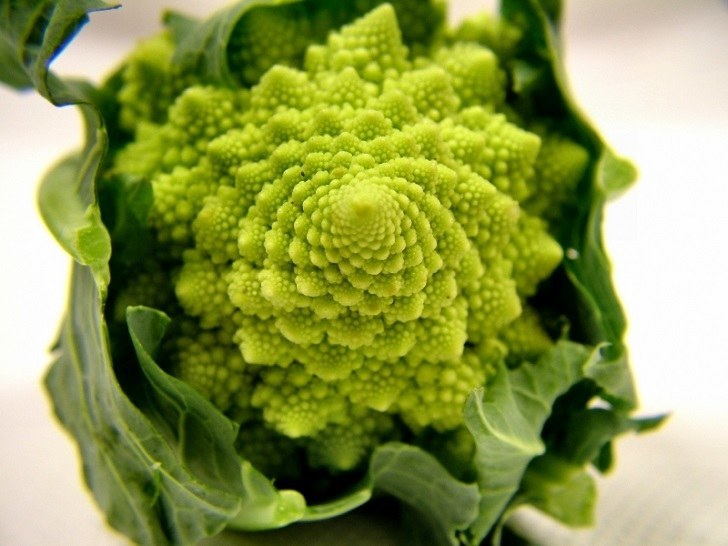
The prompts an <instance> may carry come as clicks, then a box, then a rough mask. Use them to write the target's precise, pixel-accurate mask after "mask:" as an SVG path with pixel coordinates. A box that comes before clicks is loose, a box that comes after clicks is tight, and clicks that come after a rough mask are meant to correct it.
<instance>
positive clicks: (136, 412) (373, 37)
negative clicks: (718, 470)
mask: <svg viewBox="0 0 728 546" xmlns="http://www.w3.org/2000/svg"><path fill="white" fill-rule="evenodd" d="M2 1H3V0H0V2H2ZM6 4H7V2H6ZM3 6H5V4H3ZM107 7H109V5H108V4H106V3H105V2H103V1H102V0H68V1H66V2H52V1H51V0H40V1H36V0H33V1H31V0H17V1H13V2H10V5H8V6H7V8H8V9H0V31H2V33H3V34H2V36H3V38H6V36H7V39H3V40H0V80H1V81H3V82H4V83H8V84H10V85H12V86H13V87H16V88H25V87H35V88H36V89H37V90H38V91H39V92H40V93H41V94H42V95H43V96H45V97H46V98H48V99H49V100H51V101H52V102H53V103H54V104H58V105H61V104H68V103H72V104H77V105H78V106H79V107H80V108H81V110H82V112H83V114H84V120H85V123H86V144H85V146H84V148H83V149H82V150H81V151H79V152H77V153H75V154H73V155H70V156H68V157H67V158H66V159H64V160H62V161H61V162H59V163H58V165H56V166H55V167H54V168H53V169H52V170H51V171H50V172H49V174H48V175H47V176H46V178H45V180H44V181H43V184H42V186H41V190H40V193H39V205H40V207H39V208H40V210H41V213H42V215H43V217H44V219H45V221H46V224H47V225H48V227H49V228H50V230H51V231H52V232H53V234H54V236H55V237H56V238H57V239H58V241H59V242H60V244H61V245H62V246H63V248H64V249H65V250H66V251H67V252H68V253H69V254H70V255H71V256H72V257H73V258H74V260H75V264H74V268H73V275H72V282H71V297H70V298H69V307H68V312H67V314H66V316H65V318H64V322H63V327H62V329H61V334H60V339H59V341H58V343H57V344H56V345H55V348H56V353H55V357H56V361H55V363H54V364H53V366H52V367H51V369H50V371H49V373H48V375H47V378H46V385H47V388H48V391H49V392H50V394H51V398H52V400H53V405H54V410H55V412H56V415H57V416H58V418H59V419H60V421H61V422H62V423H63V425H64V426H65V427H66V428H67V429H68V430H69V432H70V433H71V434H72V436H73V437H74V439H75V440H76V441H77V443H78V445H79V448H80V455H81V458H82V459H83V469H84V478H85V480H86V483H87V484H88V485H89V487H90V489H91V490H92V492H93V494H94V497H95V499H96V501H97V502H98V504H99V506H100V508H101V509H102V510H103V511H104V512H105V514H106V516H107V519H108V521H109V523H110V525H111V526H113V527H114V528H116V529H118V530H120V531H121V532H123V533H125V534H126V535H128V536H129V537H130V539H131V540H133V541H134V542H136V543H139V544H144V545H153V546H157V545H158V546H167V545H188V544H197V543H199V541H200V540H202V539H204V538H205V537H209V536H212V535H215V534H217V533H218V532H220V531H222V530H223V529H232V530H237V531H243V532H248V531H264V530H265V531H272V530H274V529H280V528H288V530H285V529H283V530H281V531H280V532H281V533H282V534H281V535H276V537H275V538H274V537H270V538H271V539H272V541H273V542H275V543H281V544H292V543H298V542H301V541H304V542H307V543H308V542H310V543H316V544H321V545H322V546H324V545H326V544H330V543H331V540H330V538H329V539H325V538H321V537H319V536H318V535H315V534H313V535H311V539H310V540H308V539H307V538H304V539H302V538H301V537H300V536H298V535H297V533H298V531H299V530H303V527H301V526H297V527H296V526H294V527H293V528H292V529H291V528H290V527H289V526H291V525H292V524H296V523H302V522H321V521H322V520H323V521H325V520H330V519H333V518H338V517H339V516H342V517H343V518H349V517H350V518H352V519H351V520H348V519H344V520H342V521H343V523H340V524H339V523H338V522H337V523H335V524H334V525H339V527H335V529H336V530H335V531H333V533H332V532H331V530H329V531H328V532H326V531H325V530H322V533H325V534H327V536H328V537H332V536H333V537H334V539H335V541H337V543H342V542H346V541H347V538H346V536H341V537H340V530H341V529H348V528H349V527H347V526H348V524H347V523H345V522H346V521H359V520H358V519H357V517H361V518H364V521H366V522H367V523H366V524H365V525H361V526H358V527H357V529H356V531H354V532H353V533H352V534H354V533H356V534H358V533H359V532H363V531H364V530H365V529H378V528H380V527H381V528H382V529H384V530H386V532H387V533H388V536H389V537H390V538H391V539H392V540H399V543H401V544H407V545H408V546H481V545H482V544H486V543H487V544H493V545H498V544H501V543H508V542H509V540H510V539H511V538H513V536H514V533H515V532H516V531H514V530H512V529H510V528H509V527H508V524H509V518H510V516H511V515H512V514H513V513H514V511H516V510H517V509H518V508H519V507H521V506H523V505H530V506H532V507H535V508H536V509H538V510H540V511H541V512H542V513H545V514H547V515H549V516H551V517H553V518H555V519H557V520H559V521H560V522H562V523H564V524H566V525H570V526H586V525H589V524H591V523H592V522H593V513H594V505H595V496H596V484H595V481H594V478H593V470H594V469H596V470H597V471H600V472H606V471H607V470H609V469H610V467H611V466H612V462H613V458H614V457H613V453H612V444H613V440H614V439H615V437H617V436H618V435H620V434H622V433H625V432H628V431H636V432H640V431H643V430H647V429H649V428H652V427H654V426H656V425H657V424H659V422H660V418H635V417H633V416H632V413H633V410H634V408H635V407H636V404H637V401H636V395H635V389H634V386H633V383H632V378H631V373H630V368H629V363H628V358H627V350H626V347H625V345H624V341H623V338H624V332H625V318H624V315H623V313H622V310H621V307H620V303H619V300H618V298H617V296H616V294H615V292H614V289H613V286H612V282H611V276H610V273H611V271H610V265H609V261H608V259H607V257H606V254H605V251H604V248H603V244H602V235H601V221H602V214H603V208H604V204H605V202H606V200H607V198H608V197H610V196H611V195H613V194H615V193H617V192H619V191H621V190H623V189H624V188H626V187H627V186H629V184H630V183H631V182H632V181H633V180H634V178H635V170H634V168H633V167H632V165H631V164H630V163H629V162H628V161H626V160H624V159H621V158H619V157H618V156H617V155H615V154H614V153H613V152H612V151H611V149H610V148H609V147H608V146H607V145H606V144H605V143H604V142H603V140H602V139H601V137H600V136H599V135H598V133H597V132H596V131H595V130H594V129H593V127H592V126H591V125H590V123H589V122H588V121H587V120H586V119H585V118H584V117H583V116H582V115H581V114H580V113H579V111H578V110H577V108H576V107H575V106H574V104H575V103H574V100H573V98H572V97H571V96H570V94H569V92H568V88H567V85H566V82H565V78H564V67H563V65H562V63H561V58H560V51H559V46H560V43H561V41H560V37H559V19H560V14H561V2H559V1H554V0H550V1H548V2H546V1H545V0H543V1H539V0H502V6H501V10H500V17H495V16H492V15H486V14H483V15H477V16H474V17H471V18H468V19H466V20H464V21H463V22H462V23H461V24H459V26H457V27H456V28H451V27H450V26H449V25H448V17H447V13H446V6H445V3H444V2H443V0H391V1H390V2H383V1H381V0H347V1H339V0H317V1H314V0H255V1H251V0H241V1H238V2H236V3H233V4H232V5H230V6H229V7H227V8H225V9H223V10H221V11H219V12H217V13H216V14H213V15H212V16H211V17H210V18H208V19H205V20H197V19H194V18H191V17H188V16H186V15H183V14H180V13H176V12H168V13H167V14H166V15H165V18H164V24H165V28H164V30H163V31H162V32H161V33H159V34H157V35H156V36H153V37H151V38H147V39H145V40H144V41H142V42H140V43H139V45H138V46H136V47H135V48H134V49H133V50H132V51H131V52H130V53H129V55H128V56H127V57H126V58H125V60H124V61H123V62H122V63H121V65H120V66H119V67H118V68H117V69H116V71H114V72H113V73H112V74H110V75H109V77H108V78H107V79H106V80H105V82H104V83H103V84H102V85H101V86H99V87H96V86H93V85H92V84H90V83H87V82H82V81H77V80H65V79H63V78H61V77H58V76H57V75H55V74H52V73H50V72H49V69H48V65H49V63H50V62H51V61H52V59H53V58H54V57H55V56H56V55H57V54H58V52H59V51H60V50H61V49H63V47H64V46H65V45H66V44H67V43H68V42H69V40H70V38H72V36H73V34H74V33H75V32H76V31H78V29H79V28H80V26H82V24H83V23H84V22H85V21H86V19H87V14H88V13H89V12H92V11H97V10H101V9H106V8H107ZM370 501H371V502H370ZM365 504H366V505H367V506H363V505H365ZM359 508H361V511H359V512H358V514H353V515H344V514H346V513H348V512H352V511H355V510H357V509H359ZM370 508H371V510H370ZM321 525H324V526H325V524H323V523H322V524H321ZM315 528H319V529H321V528H320V527H316V526H315V525H313V523H311V525H309V526H306V527H305V529H306V530H311V532H312V533H314V531H313V529H315ZM323 529H325V527H324V528H323ZM306 532H308V531H306ZM383 532H385V531H383ZM287 533H288V534H287ZM395 535H396V536H395ZM377 536H382V535H379V534H378V535H377ZM535 541H536V542H538V540H535ZM370 542H375V543H381V542H382V541H381V540H379V539H377V538H372V540H371V541H370ZM271 543H272V542H271Z"/></svg>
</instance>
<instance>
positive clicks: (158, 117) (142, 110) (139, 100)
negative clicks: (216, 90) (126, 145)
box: [117, 32, 196, 132]
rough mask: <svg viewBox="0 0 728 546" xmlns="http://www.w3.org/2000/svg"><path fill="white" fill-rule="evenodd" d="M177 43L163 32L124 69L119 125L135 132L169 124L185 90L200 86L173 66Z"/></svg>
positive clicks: (144, 45) (134, 54)
mask: <svg viewBox="0 0 728 546" xmlns="http://www.w3.org/2000/svg"><path fill="white" fill-rule="evenodd" d="M173 54H174V42H173V41H172V37H171V36H170V34H169V33H168V32H163V33H161V34H158V35H156V36H154V37H152V38H149V39H147V40H145V41H143V42H141V43H140V44H139V45H138V46H137V47H136V48H135V49H134V50H133V52H132V53H131V55H130V56H129V57H127V58H126V60H125V62H124V65H123V67H122V69H121V81H122V85H121V89H120V91H119V93H118V94H117V100H118V102H119V105H120V106H121V108H120V112H119V125H120V126H121V127H122V128H123V129H126V130H127V131H130V132H134V131H136V130H137V128H138V126H139V125H140V124H142V123H153V124H159V123H164V122H165V121H166V120H167V110H168V108H169V106H170V105H171V104H172V103H173V102H174V99H175V98H176V97H177V95H179V94H180V93H181V92H182V91H183V90H184V89H186V88H188V87H190V86H192V85H193V84H195V83H196V78H195V77H194V76H193V75H191V74H184V73H182V72H181V71H180V70H179V68H177V67H176V65H174V64H173V63H172V56H173Z"/></svg>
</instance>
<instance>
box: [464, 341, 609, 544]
mask: <svg viewBox="0 0 728 546" xmlns="http://www.w3.org/2000/svg"><path fill="white" fill-rule="evenodd" d="M595 358H597V354H596V353H595V352H594V351H590V350H589V349H587V348H585V347H583V346H581V345H578V344H575V343H571V342H567V341H561V342H559V343H558V344H557V345H556V346H555V347H554V348H553V349H552V350H550V351H549V352H548V353H546V354H545V355H544V356H543V357H542V358H541V359H540V360H539V361H538V363H537V364H535V365H530V364H524V365H523V366H521V367H520V368H518V369H516V370H514V371H508V370H507V369H506V368H505V366H501V367H500V368H499V371H498V374H497V375H496V377H495V378H494V379H493V381H492V382H491V383H489V384H488V386H487V388H486V389H485V390H484V391H483V390H476V391H475V392H474V393H473V394H471V395H470V397H469V398H468V401H467V402H466V404H465V424H466V426H467V427H468V429H469V430H470V432H471V433H472V435H473V437H474V438H475V443H476V454H475V461H474V462H475V465H476V468H477V471H478V487H479V489H480V494H481V502H480V513H479V515H478V518H477V519H476V520H475V523H474V524H473V526H472V530H473V534H474V536H475V538H476V539H477V540H482V539H483V538H484V537H485V536H486V535H487V534H488V532H489V531H490V530H491V528H492V527H493V525H494V524H495V523H496V521H497V520H498V518H499V517H500V515H501V513H502V512H503V510H504V509H505V508H506V506H507V504H508V503H509V501H510V500H511V498H512V497H513V495H514V494H515V493H516V491H517V490H518V488H519V485H520V483H521V479H522V477H523V474H524V472H525V470H526V467H527V466H528V464H529V462H530V461H531V460H532V459H534V458H535V457H536V456H538V455H540V454H541V453H543V452H544V449H545V448H544V444H543V442H542V441H541V438H540V434H541V429H542V427H543V424H544V422H545V421H546V418H547V417H548V416H549V415H550V414H551V408H552V407H553V403H554V400H555V399H556V398H557V397H558V396H560V395H561V394H563V393H564V392H566V391H567V390H568V389H569V388H570V387H571V386H572V385H573V384H574V383H576V382H577V381H579V380H580V379H581V378H582V377H583V374H584V369H585V368H586V367H588V365H589V363H590V362H592V361H593V360H594V359H595Z"/></svg>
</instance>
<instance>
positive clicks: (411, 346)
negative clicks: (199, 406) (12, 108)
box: [121, 4, 561, 469]
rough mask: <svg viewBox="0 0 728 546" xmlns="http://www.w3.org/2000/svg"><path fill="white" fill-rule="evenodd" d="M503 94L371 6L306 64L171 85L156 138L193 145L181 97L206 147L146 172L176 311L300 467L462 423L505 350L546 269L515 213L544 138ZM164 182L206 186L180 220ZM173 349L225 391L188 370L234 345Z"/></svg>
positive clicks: (458, 56) (454, 56) (532, 229)
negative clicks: (200, 121)
mask: <svg viewBox="0 0 728 546" xmlns="http://www.w3.org/2000/svg"><path fill="white" fill-rule="evenodd" d="M504 85H505V78H504V76H503V73H502V71H501V70H500V68H499V67H498V61H497V57H496V56H495V55H494V54H493V53H492V52H491V51H490V50H488V49H487V48H485V47H482V46H479V45H475V44H468V45H467V46H458V47H456V48H455V49H453V50H452V51H449V50H447V49H442V50H440V52H439V53H438V54H437V55H435V56H433V57H432V59H431V60H426V59H423V58H420V59H418V60H417V61H416V62H413V61H412V60H411V59H409V58H408V49H407V47H406V46H405V45H404V44H403V42H402V38H401V33H400V29H399V26H398V23H397V18H396V16H395V12H394V10H393V9H392V7H391V6H389V5H387V4H385V5H382V6H380V7H378V8H376V9H375V10H373V11H372V12H370V13H369V14H368V15H366V16H365V17H363V18H361V19H359V20H357V21H355V22H354V23H352V24H350V25H347V26H344V27H343V28H342V29H341V30H340V31H339V32H337V33H332V34H331V35H330V36H329V38H328V41H327V42H326V43H325V44H323V45H317V46H311V47H309V48H308V50H307V53H306V56H305V60H304V63H303V68H302V69H297V68H292V67H289V66H282V65H275V66H273V67H272V68H270V69H269V70H267V71H266V72H265V74H264V75H263V76H262V77H261V78H260V81H259V82H258V83H257V84H256V85H254V86H253V87H252V88H251V89H250V90H249V91H247V90H245V91H239V96H238V97H235V96H230V93H233V92H231V91H227V90H226V91H225V92H221V91H219V90H214V89H211V88H196V89H195V90H194V91H187V92H186V93H185V94H183V95H182V96H181V97H180V98H179V99H178V102H177V103H176V104H175V106H173V108H172V109H171V110H170V120H169V122H168V123H167V125H163V126H160V128H159V129H158V133H160V134H166V135H167V136H165V137H164V138H166V139H169V138H172V137H170V136H169V134H170V131H172V130H173V129H174V130H176V131H180V129H179V128H180V127H182V126H184V127H186V129H185V132H184V134H185V135H190V134H192V136H193V137H194V138H196V132H195V127H196V125H195V124H194V123H188V122H186V121H185V120H186V119H187V118H185V120H183V119H180V120H177V119H176V118H177V117H179V116H183V115H185V116H187V115H189V112H190V111H191V107H192V106H193V107H194V109H195V111H199V112H205V115H206V116H207V118H208V119H209V120H210V123H211V124H212V126H213V127H212V128H211V129H209V130H208V133H209V135H210V138H208V143H207V145H206V146H205V147H204V148H203V147H202V146H200V145H199V142H200V141H199V140H194V138H193V139H190V137H189V136H187V137H186V138H187V139H188V141H190V144H189V145H187V147H184V148H182V149H181V150H180V149H179V146H178V147H177V148H175V147H171V149H173V150H178V151H176V152H175V153H178V154H182V155H184V156H185V157H186V158H188V159H189V161H187V162H186V164H185V167H184V171H183V172H175V171H172V172H171V174H170V172H169V169H166V168H165V167H164V162H162V165H161V166H160V168H159V169H158V171H159V173H158V174H153V175H152V176H151V178H152V180H153V188H154V192H155V207H156V210H155V211H153V212H152V223H153V225H155V226H158V228H157V229H158V231H159V234H160V237H162V238H163V239H164V240H165V241H169V240H171V241H172V244H177V245H179V248H178V249H177V250H176V251H175V252H172V253H171V254H172V255H174V256H181V264H182V265H181V269H180V271H179V273H178V275H176V294H177V298H178V300H179V303H180V304H181V307H182V308H183V309H184V311H185V312H186V313H187V314H188V315H191V316H195V317H198V318H199V321H200V324H201V327H202V328H203V329H223V330H224V331H226V332H228V331H234V333H233V334H232V335H230V336H228V341H227V342H228V343H229V344H230V346H234V345H237V346H238V347H239V350H240V354H241V355H242V357H243V359H244V361H245V363H246V364H245V366H247V368H246V370H247V371H246V373H248V374H252V375H254V376H255V379H254V380H251V381H248V382H247V383H246V385H248V387H249V388H250V389H251V392H250V393H249V396H246V397H245V399H246V400H248V401H249V403H250V404H251V405H252V407H253V408H255V413H256V415H260V416H261V417H260V419H262V420H263V424H264V425H265V426H266V427H269V428H270V429H271V430H274V431H276V433H277V434H280V435H284V436H288V437H290V438H295V439H297V440H296V441H299V442H302V445H303V446H304V447H305V448H307V449H308V450H309V457H310V458H311V460H312V461H314V464H316V465H323V466H330V467H332V468H340V469H343V468H351V467H353V466H355V465H356V464H358V461H359V460H361V459H362V457H364V456H365V455H366V452H367V451H368V450H369V449H371V447H373V446H374V445H376V443H377V441H378V439H382V438H385V437H389V435H391V434H392V430H393V424H392V423H393V421H392V417H393V416H399V418H400V419H401V420H403V421H404V422H405V423H406V424H407V425H408V426H409V427H410V428H412V429H413V430H420V429H423V428H425V427H433V428H435V429H436V430H451V429H456V428H457V427H459V426H461V424H462V417H461V409H462V404H463V402H464V400H465V398H466V397H467V395H468V393H469V392H470V391H471V390H472V389H473V388H475V387H478V386H482V385H484V384H485V383H486V381H487V378H488V376H489V374H490V372H491V370H492V366H493V364H494V362H496V361H498V360H499V359H502V358H505V354H506V353H507V344H506V343H502V342H501V341H499V340H498V337H499V335H500V332H501V331H503V330H504V329H505V328H506V327H507V326H508V325H509V324H510V323H512V322H513V321H515V320H516V319H517V318H518V317H519V316H520V314H521V311H522V307H523V303H524V301H525V299H524V298H525V297H527V296H529V295H531V294H533V293H534V292H535V291H536V287H537V285H538V283H539V282H540V281H541V280H542V279H543V278H545V277H547V276H549V275H550V274H551V272H552V271H553V269H554V268H555V267H556V266H557V265H558V263H559V262H560V260H561V249H560V247H559V245H558V244H557V243H556V242H555V241H554V240H553V239H552V238H551V237H550V236H549V235H548V233H547V226H546V224H545V223H543V222H539V221H535V220H531V219H530V217H529V216H528V215H527V214H526V213H524V212H523V211H522V210H521V207H520V206H519V201H521V200H523V199H526V198H527V197H528V194H529V188H530V187H531V185H530V179H531V177H533V175H534V165H535V163H536V158H537V156H538V153H539V147H540V142H541V140H540V138H539V137H538V136H537V135H535V134H533V133H530V132H528V131H526V130H523V129H521V128H519V127H517V126H516V125H514V124H513V123H511V122H510V121H509V120H508V119H507V117H506V116H505V115H504V114H503V113H499V112H498V108H499V106H500V105H501V104H502V102H503V97H504V95H505V91H504ZM221 97H223V98H224V100H221ZM185 102H188V103H191V106H188V107H185ZM232 106H235V108H234V109H233V110H230V109H231V107H232ZM183 122H184V123H186V125H183ZM154 138H157V139H159V138H160V137H159V134H158V135H157V136H155V137H154ZM139 146H143V144H140V145H139ZM121 157H129V155H128V154H121ZM175 180H180V181H181V183H184V184H185V185H186V186H187V187H194V188H207V189H209V191H208V192H207V194H206V195H205V197H204V198H201V199H200V198H196V199H195V200H194V202H193V205H194V206H193V207H192V208H191V209H189V210H188V209H184V210H177V209H175V207H174V206H172V205H171V203H172V202H173V201H174V199H173V198H172V197H170V196H171V195H172V194H173V193H174V191H177V190H174V189H173V188H171V186H170V185H171V183H172V182H174V181H175ZM183 208H184V207H183ZM170 234H171V235H170ZM190 234H192V235H190ZM182 347H183V351H184V354H183V357H182V358H179V359H178V360H179V366H180V367H181V368H180V370H179V373H180V375H181V376H183V377H192V378H195V380H196V382H197V383H199V384H201V385H203V386H204V389H203V390H205V391H207V392H211V393H214V395H213V400H215V401H220V400H228V398H227V397H225V396H223V395H222V394H221V393H220V389H218V388H217V387H216V386H215V385H213V384H212V382H214V380H215V378H219V379H220V380H221V381H229V375H226V374H222V373H220V374H216V373H209V372H202V371H199V370H194V369H193V370H190V369H186V368H185V366H193V367H195V366H208V365H209V366H215V365H224V363H223V364H220V362H223V361H224V360H225V359H228V360H230V358H231V357H230V356H229V354H228V353H225V352H221V353H220V355H219V357H218V356H213V357H211V358H207V359H204V358H203V357H202V356H201V355H200V353H199V351H198V349H197V345H194V344H190V343H187V344H182ZM234 362H235V366H236V370H238V369H240V367H241V366H240V364H239V362H238V361H237V360H234ZM230 399H231V400H233V399H235V397H232V398H230ZM231 403H232V402H231ZM221 409H222V410H223V411H227V410H229V409H230V408H229V407H222V408H221ZM375 424H376V426H375ZM377 431H379V432H377ZM329 448H330V449H329Z"/></svg>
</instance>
